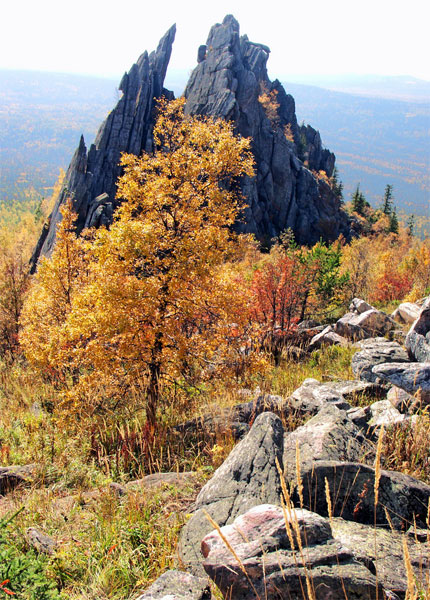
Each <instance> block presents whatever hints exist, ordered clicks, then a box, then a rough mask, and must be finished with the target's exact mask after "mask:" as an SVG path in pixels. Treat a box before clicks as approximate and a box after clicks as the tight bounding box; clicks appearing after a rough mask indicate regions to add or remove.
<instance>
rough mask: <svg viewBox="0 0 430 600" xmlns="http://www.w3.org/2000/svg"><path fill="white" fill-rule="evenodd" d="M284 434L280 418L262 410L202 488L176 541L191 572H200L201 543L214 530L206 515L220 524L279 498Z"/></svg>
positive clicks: (275, 501) (180, 553)
mask: <svg viewBox="0 0 430 600" xmlns="http://www.w3.org/2000/svg"><path fill="white" fill-rule="evenodd" d="M283 436H284V430H283V427H282V423H281V420H280V419H279V418H278V417H276V416H275V415H274V414H272V413H263V414H262V415H260V416H259V417H257V419H256V420H255V423H254V425H253V427H252V429H251V431H250V432H249V433H248V435H247V436H246V437H245V438H244V439H243V440H242V441H241V442H239V444H237V446H236V447H235V448H234V449H233V451H232V452H231V454H230V456H229V457H228V458H227V460H226V461H225V462H224V463H223V464H222V465H221V467H219V469H217V471H216V472H215V474H214V476H213V477H212V479H211V480H210V481H209V482H208V483H207V484H206V485H205V486H204V487H203V488H202V490H201V492H200V494H199V495H198V496H197V500H196V503H195V509H196V510H195V512H194V514H193V516H192V517H191V519H190V520H189V521H188V523H187V524H186V525H185V527H184V528H183V529H182V532H181V536H180V544H179V555H180V557H181V560H182V562H183V563H184V565H185V566H187V567H188V568H189V569H190V570H191V572H193V573H194V574H197V575H201V574H202V568H201V556H200V542H201V540H202V539H203V537H204V536H205V535H206V534H208V533H209V532H210V531H211V530H212V529H213V526H212V525H211V523H210V522H209V520H208V519H207V516H206V515H209V516H210V517H211V518H212V519H213V520H214V521H216V523H218V524H219V525H220V526H223V525H226V524H229V523H231V522H232V521H233V520H234V519H235V517H237V516H238V515H239V514H241V513H242V512H245V511H246V510H248V509H250V508H252V507H253V506H257V505H258V504H263V503H277V502H278V501H279V498H280V494H281V482H280V476H279V473H278V469H277V466H276V462H277V461H278V463H279V464H280V465H282V449H283Z"/></svg>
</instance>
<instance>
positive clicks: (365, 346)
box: [351, 338, 409, 383]
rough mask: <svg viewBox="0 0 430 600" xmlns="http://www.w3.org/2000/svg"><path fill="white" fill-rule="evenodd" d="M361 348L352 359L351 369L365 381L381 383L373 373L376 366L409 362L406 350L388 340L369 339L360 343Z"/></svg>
mask: <svg viewBox="0 0 430 600" xmlns="http://www.w3.org/2000/svg"><path fill="white" fill-rule="evenodd" d="M359 347H360V348H361V350H360V351H359V352H357V353H356V354H354V356H353V357H352V361H351V367H352V372H353V373H354V375H355V376H356V377H357V378H359V379H362V380H363V381H368V382H373V383H376V382H378V381H381V379H380V378H378V376H377V374H376V373H375V372H374V371H373V367H374V366H375V365H380V364H383V363H384V364H387V363H400V362H402V363H403V362H404V363H408V362H409V358H408V354H407V352H406V350H404V348H402V347H401V346H400V344H398V343H397V342H390V341H388V340H387V339H386V338H369V339H367V340H365V341H363V342H360V344H359Z"/></svg>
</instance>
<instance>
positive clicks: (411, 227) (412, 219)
mask: <svg viewBox="0 0 430 600" xmlns="http://www.w3.org/2000/svg"><path fill="white" fill-rule="evenodd" d="M414 230H415V215H410V217H409V219H408V235H409V236H410V237H413V235H414V234H415V231H414Z"/></svg>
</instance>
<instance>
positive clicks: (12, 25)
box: [0, 0, 430, 80]
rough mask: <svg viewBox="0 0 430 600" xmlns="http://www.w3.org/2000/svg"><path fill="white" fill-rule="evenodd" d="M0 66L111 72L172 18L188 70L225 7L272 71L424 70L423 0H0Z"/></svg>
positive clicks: (180, 65)
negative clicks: (264, 53) (265, 52)
mask: <svg viewBox="0 0 430 600" xmlns="http://www.w3.org/2000/svg"><path fill="white" fill-rule="evenodd" d="M0 7H1V11H0V14H1V25H0V68H9V69H32V70H46V71H60V72H71V73H82V74H91V75H99V76H114V77H120V76H121V75H122V73H123V72H124V71H128V69H129V68H130V66H131V65H132V63H133V62H135V61H136V59H137V58H138V56H139V55H140V54H141V53H142V52H143V50H145V49H147V50H149V51H151V50H153V49H155V48H156V45H157V43H158V40H159V39H160V38H161V36H162V35H163V34H164V33H165V31H166V30H167V29H168V28H169V27H170V26H171V25H172V24H173V23H176V24H177V34H176V41H175V44H174V47H173V54H172V59H171V62H170V67H171V68H172V69H186V70H191V69H192V68H193V67H194V66H195V64H196V55H197V48H198V46H199V45H200V44H203V43H205V42H206V38H207V35H208V32H209V28H210V26H211V25H213V24H214V23H216V22H220V21H222V19H223V18H224V16H225V15H226V14H227V13H232V14H233V15H234V16H235V17H236V19H237V20H238V21H239V23H240V25H241V33H242V34H244V33H246V34H248V37H249V39H250V40H251V41H253V42H261V43H263V44H266V45H268V46H269V47H270V48H271V51H272V52H271V56H270V59H269V64H268V67H269V73H270V76H271V77H272V78H274V77H278V78H285V77H286V76H288V75H307V74H312V75H315V74H320V75H326V74H346V73H354V74H379V75H412V76H415V77H419V78H422V79H427V80H430V43H429V39H430V36H429V33H428V28H429V23H430V2H429V0H408V2H405V0H304V1H303V0H302V1H301V2H300V0H292V1H289V0H281V1H279V2H274V1H273V0H266V1H264V0H258V2H254V3H252V0H247V1H245V0H237V1H230V2H227V1H225V0H209V1H207V0H206V2H205V0H188V1H187V0H176V1H174V0H158V1H157V0H122V1H121V0H117V1H115V2H113V1H112V0H67V2H66V1H64V0H0Z"/></svg>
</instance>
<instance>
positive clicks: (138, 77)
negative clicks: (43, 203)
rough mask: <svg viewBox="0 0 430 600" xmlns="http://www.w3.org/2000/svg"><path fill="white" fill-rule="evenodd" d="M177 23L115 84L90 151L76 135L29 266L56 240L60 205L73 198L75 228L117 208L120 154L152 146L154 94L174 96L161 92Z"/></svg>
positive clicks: (106, 217)
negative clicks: (114, 97)
mask: <svg viewBox="0 0 430 600" xmlns="http://www.w3.org/2000/svg"><path fill="white" fill-rule="evenodd" d="M175 33H176V26H175V25H173V27H171V28H170V29H169V30H168V31H167V33H166V34H165V35H164V36H163V37H162V38H161V40H160V43H159V44H158V47H157V50H156V51H155V52H152V53H151V54H150V55H149V56H148V53H147V52H144V53H143V54H142V55H141V56H140V57H139V60H138V61H137V63H136V64H134V65H133V66H132V67H131V69H130V71H129V72H128V73H126V74H125V75H124V76H123V78H122V80H121V83H120V85H119V89H120V90H121V91H122V93H123V95H122V97H121V98H120V100H119V102H118V104H117V105H116V107H115V108H114V109H113V110H112V112H111V113H109V115H108V117H107V118H106V120H105V121H104V123H103V124H102V125H101V127H100V129H99V131H98V133H97V136H96V139H95V142H94V144H92V145H91V147H90V149H89V151H88V152H87V148H86V146H85V142H84V138H83V137H81V140H80V143H79V146H78V148H77V150H76V152H75V154H74V156H73V158H72V161H71V163H70V166H69V168H68V171H67V174H66V178H65V181H64V185H63V189H62V191H61V194H60V197H59V199H58V201H57V203H56V205H55V207H54V210H53V212H52V214H51V216H50V220H49V224H48V225H47V226H45V227H44V229H43V232H42V235H41V238H40V240H39V242H38V244H37V247H36V249H35V251H34V254H33V257H32V265H33V269H34V268H35V267H36V265H37V261H38V260H39V257H40V256H49V255H50V254H51V252H52V249H53V246H54V244H55V236H56V228H57V224H58V223H59V221H60V220H61V213H60V207H61V206H62V205H63V204H64V203H65V202H66V200H67V199H68V198H71V199H72V202H73V207H74V210H75V211H76V212H77V214H78V219H77V231H78V233H79V232H80V231H82V229H83V228H84V227H90V226H93V225H96V226H98V225H101V224H107V223H110V222H111V221H112V217H113V212H114V210H115V208H116V205H117V202H116V200H115V195H116V181H117V179H118V177H119V176H120V174H121V168H120V167H119V165H118V163H119V160H120V156H121V153H122V152H128V153H132V154H137V155H139V154H141V152H142V151H143V150H146V151H151V149H152V128H153V125H154V122H153V108H154V103H155V100H154V99H155V98H159V97H160V96H161V95H165V96H167V97H173V94H172V92H169V91H167V90H164V88H163V84H164V78H165V76H166V71H167V66H168V64H169V60H170V55H171V52H172V45H173V42H174V39H175Z"/></svg>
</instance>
